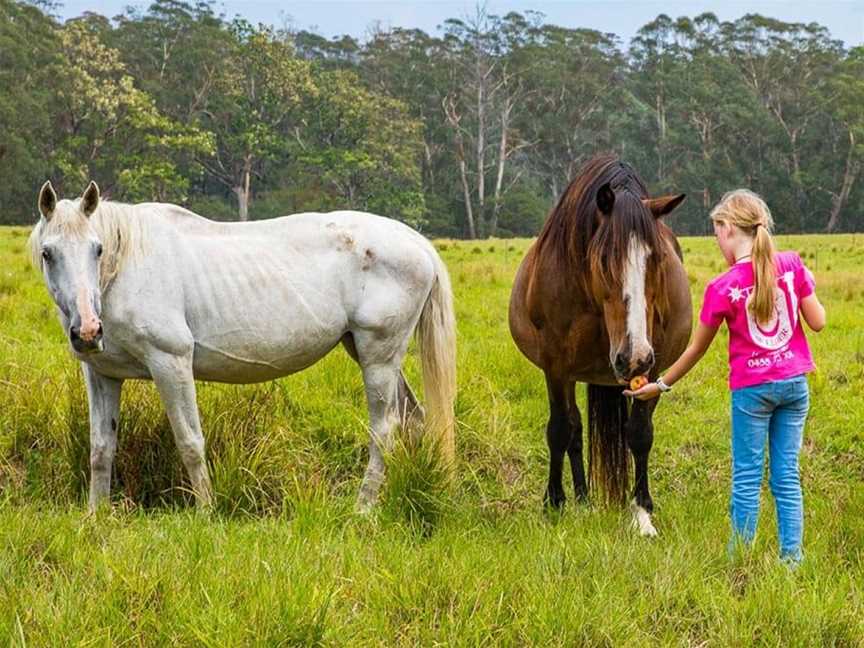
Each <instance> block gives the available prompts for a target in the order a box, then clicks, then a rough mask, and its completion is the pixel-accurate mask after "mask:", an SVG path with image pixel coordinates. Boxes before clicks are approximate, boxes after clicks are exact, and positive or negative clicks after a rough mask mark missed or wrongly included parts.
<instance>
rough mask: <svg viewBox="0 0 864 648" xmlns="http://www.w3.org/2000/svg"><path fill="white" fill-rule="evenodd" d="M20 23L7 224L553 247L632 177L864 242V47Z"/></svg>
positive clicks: (25, 18)
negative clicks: (284, 229) (596, 157)
mask: <svg viewBox="0 0 864 648" xmlns="http://www.w3.org/2000/svg"><path fill="white" fill-rule="evenodd" d="M53 4H54V3H52V2H50V1H49V0H42V1H41V2H21V1H17V0H0V223H22V222H30V221H32V220H33V218H34V211H35V210H34V196H35V195H36V191H37V189H38V186H39V185H40V184H41V182H43V181H44V180H45V179H46V178H51V179H52V180H53V181H54V182H55V183H56V186H58V187H59V189H60V191H61V193H62V194H65V195H70V194H77V193H78V192H80V190H81V189H82V188H83V187H84V186H85V183H86V181H87V180H88V179H90V178H93V179H95V180H96V181H97V182H99V184H100V186H101V187H102V188H103V192H104V193H106V194H108V195H110V196H111V197H113V198H115V199H121V200H126V201H142V200H167V201H172V202H178V203H181V204H185V205H187V206H189V207H190V208H191V209H193V210H195V211H197V212H199V213H202V214H204V215H207V216H210V217H212V218H223V219H229V218H241V219H245V218H265V217H270V216H275V215H279V214H285V213H290V212H295V211H301V210H323V209H332V208H337V207H351V208H357V209H366V210H370V211H375V212H379V213H383V214H386V215H389V216H393V217H396V218H399V219H401V220H405V221H407V222H409V223H411V224H413V225H415V226H417V227H420V228H421V229H422V230H423V231H425V232H427V233H429V234H435V235H445V236H470V237H479V236H489V235H497V236H506V235H511V234H518V235H530V234H534V233H536V231H537V229H538V227H539V225H540V223H541V222H542V221H543V219H544V218H545V215H546V213H547V211H548V209H549V207H550V205H551V204H552V202H553V200H554V199H555V197H556V196H557V195H558V194H559V192H560V191H561V190H562V189H563V188H564V186H565V185H566V183H567V181H568V178H570V177H571V176H572V174H573V173H574V171H575V170H576V169H577V168H578V167H579V165H580V164H581V163H582V162H583V161H584V160H586V159H587V158H589V157H590V156H591V155H593V154H594V153H596V152H599V151H615V152H617V153H619V154H620V155H622V156H623V157H624V158H625V159H627V160H629V161H631V162H632V163H633V164H634V165H635V166H636V168H637V169H638V170H639V171H640V173H641V174H642V175H643V177H644V178H645V179H646V181H647V182H648V183H649V185H650V188H651V190H652V192H655V193H661V192H666V191H669V192H671V191H684V192H687V193H688V194H689V196H690V200H688V202H687V203H685V207H683V208H682V209H681V210H680V213H678V214H677V215H676V216H675V226H676V229H677V230H678V231H679V232H690V233H701V232H705V231H707V225H706V219H705V214H706V212H707V210H708V209H709V208H710V206H711V205H712V204H713V203H714V202H716V200H717V199H718V198H719V197H720V195H721V194H722V193H723V192H724V191H726V190H728V189H730V188H734V187H737V186H741V185H746V186H749V187H752V188H753V189H755V190H757V191H759V192H761V193H763V194H764V195H765V196H766V197H767V199H768V201H769V204H770V205H771V206H772V208H773V210H774V213H775V219H776V220H777V222H778V226H779V229H781V230H782V231H824V230H827V231H838V230H847V231H849V230H852V231H855V230H860V229H862V225H864V182H862V181H861V177H860V176H861V173H860V171H861V165H862V160H864V48H862V47H858V48H855V49H852V50H846V49H844V48H843V46H842V43H840V42H839V41H836V40H833V39H832V38H831V36H830V34H829V33H828V32H827V30H826V29H825V28H823V27H821V26H819V25H816V24H809V25H804V24H790V23H784V22H780V21H777V20H773V19H771V18H765V17H762V16H758V15H747V16H744V17H743V18H740V19H739V20H737V21H735V22H720V21H718V19H717V18H716V17H715V16H714V15H712V14H702V15H700V16H697V17H695V18H678V19H676V20H673V19H671V18H669V17H667V16H665V15H661V16H659V17H658V18H657V19H656V20H654V21H653V22H651V23H649V24H647V25H645V26H644V27H643V28H642V29H641V30H640V31H639V32H638V34H637V35H636V37H635V38H634V39H633V40H632V41H631V42H630V43H629V46H628V47H625V46H624V45H623V44H622V43H621V42H620V41H619V40H618V38H617V37H616V36H615V35H613V34H604V33H600V32H596V31H592V30H587V29H571V28H565V27H560V26H556V25H550V24H546V23H545V22H544V20H543V16H542V15H540V14H536V13H531V12H526V13H525V14H524V15H522V14H518V13H510V14H508V15H506V16H503V17H498V16H493V15H487V14H486V13H484V12H483V11H482V10H478V11H477V12H476V14H475V15H473V16H472V17H471V18H467V19H462V20H456V19H452V20H448V21H446V22H445V24H444V25H443V26H442V27H441V29H440V30H439V32H440V33H439V34H437V35H430V34H426V33H424V32H422V31H419V30H409V29H393V30H390V31H383V30H378V31H373V32H372V33H371V34H370V35H369V36H368V37H367V38H366V39H365V40H364V41H362V42H360V41H357V40H355V39H353V38H350V37H347V36H346V37H342V38H337V39H326V38H322V37H321V36H319V35H317V34H314V33H309V32H304V31H298V30H293V29H290V28H283V29H274V28H271V27H266V26H257V27H256V26H253V25H251V24H249V23H248V22H245V21H243V20H242V19H235V20H233V21H227V20H226V19H225V18H224V17H222V16H220V15H218V14H217V13H215V12H214V9H213V7H212V6H211V4H210V3H209V2H194V3H193V2H181V1H178V0H158V1H156V2H154V3H153V4H152V5H151V6H150V8H149V9H148V10H147V11H146V12H145V13H140V12H136V11H134V10H129V11H127V13H126V14H124V15H121V16H116V17H113V18H111V19H109V18H106V17H103V16H100V15H98V14H95V13H88V14H85V15H84V16H82V17H80V18H76V19H73V20H68V21H66V22H60V21H58V20H57V19H56V17H53V16H52V9H53Z"/></svg>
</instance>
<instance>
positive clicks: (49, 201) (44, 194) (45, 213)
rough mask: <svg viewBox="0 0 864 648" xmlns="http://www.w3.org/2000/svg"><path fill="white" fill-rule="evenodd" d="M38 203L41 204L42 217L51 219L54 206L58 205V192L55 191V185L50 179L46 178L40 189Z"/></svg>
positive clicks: (47, 219)
mask: <svg viewBox="0 0 864 648" xmlns="http://www.w3.org/2000/svg"><path fill="white" fill-rule="evenodd" d="M36 204H37V205H39V213H40V214H42V218H44V219H45V220H46V221H49V220H51V215H52V214H53V213H54V208H55V207H57V194H56V193H54V187H52V186H51V181H50V180H46V181H45V184H43V185H42V188H41V189H40V190H39V199H38V200H37V201H36Z"/></svg>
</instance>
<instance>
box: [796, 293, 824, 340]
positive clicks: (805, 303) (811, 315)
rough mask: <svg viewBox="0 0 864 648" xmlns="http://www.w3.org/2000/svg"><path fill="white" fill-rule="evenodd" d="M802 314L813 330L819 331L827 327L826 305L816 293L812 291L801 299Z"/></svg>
mask: <svg viewBox="0 0 864 648" xmlns="http://www.w3.org/2000/svg"><path fill="white" fill-rule="evenodd" d="M801 314H802V315H803V316H804V321H805V322H807V326H809V327H810V329H811V330H812V331H814V332H815V333H818V332H819V331H821V330H822V329H823V328H825V307H824V306H823V305H822V302H820V301H819V298H818V297H817V296H816V293H815V292H814V293H810V294H809V295H807V296H806V297H805V298H804V299H802V300H801Z"/></svg>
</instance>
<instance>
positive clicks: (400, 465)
mask: <svg viewBox="0 0 864 648" xmlns="http://www.w3.org/2000/svg"><path fill="white" fill-rule="evenodd" d="M437 443H438V442H437V441H436V440H434V439H432V438H428V437H427V438H422V439H411V438H407V437H403V438H400V439H399V440H398V441H397V443H396V445H395V447H394V449H393V451H392V452H391V453H389V454H388V456H387V457H386V464H387V480H386V482H385V484H384V487H383V492H382V495H381V512H382V515H383V516H384V518H385V519H389V520H391V521H393V522H397V523H404V524H406V525H407V526H408V527H409V528H410V529H411V530H412V532H413V533H415V534H417V535H418V536H419V537H428V536H430V535H431V534H432V533H433V531H434V530H435V527H436V525H437V524H438V522H439V521H440V519H441V517H442V515H443V514H444V513H445V511H446V509H447V502H448V501H449V498H450V497H451V495H452V493H451V488H450V482H451V479H450V471H449V470H448V469H447V467H446V466H445V465H444V464H443V463H442V460H441V454H440V452H439V449H438V447H437Z"/></svg>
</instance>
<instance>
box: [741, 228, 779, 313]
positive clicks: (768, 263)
mask: <svg viewBox="0 0 864 648" xmlns="http://www.w3.org/2000/svg"><path fill="white" fill-rule="evenodd" d="M752 255H753V279H754V286H753V295H752V297H751V298H750V300H749V301H748V303H747V308H748V310H749V311H750V312H751V313H752V314H753V316H754V317H755V318H756V321H757V322H758V323H759V324H767V323H768V322H770V321H771V320H772V319H773V318H774V285H775V284H776V282H777V272H776V271H775V270H774V241H772V240H771V234H769V233H768V228H767V227H765V226H764V225H762V224H761V223H760V224H758V225H757V226H756V236H755V237H754V240H753V252H752Z"/></svg>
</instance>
